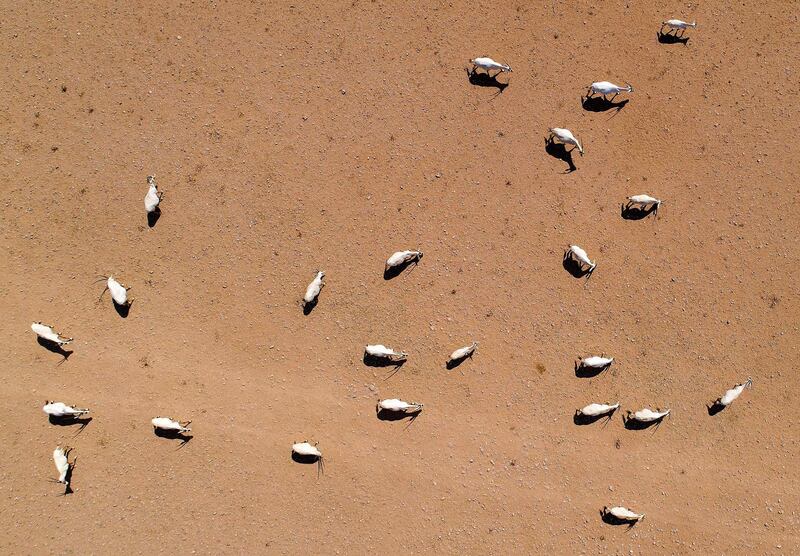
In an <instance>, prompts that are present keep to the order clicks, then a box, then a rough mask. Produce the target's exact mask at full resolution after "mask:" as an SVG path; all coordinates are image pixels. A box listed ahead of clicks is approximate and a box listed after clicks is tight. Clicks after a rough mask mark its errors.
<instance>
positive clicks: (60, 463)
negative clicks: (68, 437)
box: [53, 446, 75, 488]
mask: <svg viewBox="0 0 800 556" xmlns="http://www.w3.org/2000/svg"><path fill="white" fill-rule="evenodd" d="M71 451H72V448H67V447H64V448H62V447H61V446H58V447H56V449H55V450H53V461H54V462H55V464H56V470H57V471H58V482H59V483H62V484H64V485H65V486H66V487H67V488H69V481H68V480H67V475H68V474H69V470H70V467H72V466H73V465H75V461H74V460H73V462H72V463H70V462H69V460H68V459H67V458H68V456H69V453H70V452H71Z"/></svg>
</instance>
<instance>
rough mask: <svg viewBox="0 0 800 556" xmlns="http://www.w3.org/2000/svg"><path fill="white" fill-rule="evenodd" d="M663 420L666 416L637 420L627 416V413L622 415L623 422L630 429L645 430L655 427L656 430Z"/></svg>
mask: <svg viewBox="0 0 800 556" xmlns="http://www.w3.org/2000/svg"><path fill="white" fill-rule="evenodd" d="M663 420H664V417H662V418H661V419H659V420H657V421H637V420H636V419H632V418H630V417H626V416H625V415H623V416H622V424H623V425H624V426H625V428H626V429H628V430H629V431H643V430H646V429H649V428H653V430H654V431H655V430H656V429H657V428H658V427H659V425H661V422H662V421H663Z"/></svg>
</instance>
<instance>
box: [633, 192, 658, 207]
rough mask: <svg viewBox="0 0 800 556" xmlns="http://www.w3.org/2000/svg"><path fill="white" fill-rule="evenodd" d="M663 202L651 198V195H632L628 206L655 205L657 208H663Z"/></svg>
mask: <svg viewBox="0 0 800 556" xmlns="http://www.w3.org/2000/svg"><path fill="white" fill-rule="evenodd" d="M662 202H663V201H662V200H661V199H656V198H655V197H651V196H650V195H645V194H644V193H642V194H641V195H631V196H630V197H628V205H629V206H630V205H639V206H642V207H647V206H650V205H655V206H656V208H658V207H659V206H661V203H662Z"/></svg>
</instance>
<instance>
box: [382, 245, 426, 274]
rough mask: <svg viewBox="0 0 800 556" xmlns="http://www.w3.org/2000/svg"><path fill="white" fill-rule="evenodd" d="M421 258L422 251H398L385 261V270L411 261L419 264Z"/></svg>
mask: <svg viewBox="0 0 800 556" xmlns="http://www.w3.org/2000/svg"><path fill="white" fill-rule="evenodd" d="M421 258H422V251H412V250H409V251H398V252H396V253H393V254H392V256H391V257H389V258H388V259H386V270H389V269H390V268H393V267H396V266H400V265H403V264H406V263H409V262H411V261H415V262H419V260H420V259H421Z"/></svg>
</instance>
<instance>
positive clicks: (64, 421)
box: [47, 415, 92, 436]
mask: <svg viewBox="0 0 800 556" xmlns="http://www.w3.org/2000/svg"><path fill="white" fill-rule="evenodd" d="M47 420H48V421H50V424H51V425H57V426H59V427H71V426H73V425H80V426H79V427H78V432H76V433H75V435H76V436H77V435H79V434H80V433H81V432H82V431H83V429H85V428H86V426H87V425H88V424H89V423H91V422H92V417H70V416H64V417H58V416H57V415H48V416H47Z"/></svg>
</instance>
